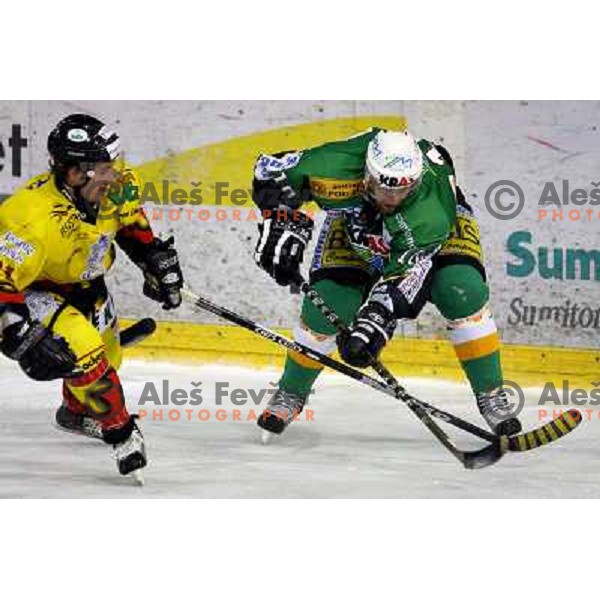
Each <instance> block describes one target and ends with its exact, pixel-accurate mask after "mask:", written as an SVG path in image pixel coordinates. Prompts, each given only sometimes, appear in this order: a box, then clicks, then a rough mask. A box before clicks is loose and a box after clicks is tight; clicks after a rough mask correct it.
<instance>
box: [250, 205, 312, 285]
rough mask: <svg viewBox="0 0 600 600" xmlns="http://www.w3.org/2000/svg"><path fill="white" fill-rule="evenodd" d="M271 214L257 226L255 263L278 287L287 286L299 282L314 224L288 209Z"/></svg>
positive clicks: (299, 213)
mask: <svg viewBox="0 0 600 600" xmlns="http://www.w3.org/2000/svg"><path fill="white" fill-rule="evenodd" d="M270 212H271V215H270V216H269V217H268V218H265V219H264V220H263V222H262V223H259V225H258V230H259V236H258V242H257V243H256V249H255V251H254V260H255V261H256V264H257V265H258V266H259V267H260V268H261V269H263V270H264V271H266V272H267V273H268V274H269V275H270V276H271V277H273V279H275V281H276V282H277V283H278V284H279V285H282V286H287V285H290V284H291V283H295V282H296V281H297V280H298V278H299V275H300V265H301V264H302V260H303V259H304V250H305V248H306V246H307V244H308V242H310V239H311V237H312V231H313V227H314V223H313V221H312V219H310V218H309V217H307V216H306V215H305V214H304V213H303V212H300V211H298V210H293V209H291V208H289V207H286V206H280V207H279V208H278V209H275V210H272V211H270Z"/></svg>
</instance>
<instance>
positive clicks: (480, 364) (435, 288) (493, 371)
mask: <svg viewBox="0 0 600 600" xmlns="http://www.w3.org/2000/svg"><path fill="white" fill-rule="evenodd" d="M431 300H432V302H433V303H434V304H435V305H436V307H437V308H438V310H439V311H440V313H441V314H442V316H443V317H444V318H445V319H446V323H447V329H448V337H449V339H450V341H451V342H452V344H453V346H454V350H455V352H456V355H457V357H458V360H459V361H460V364H461V366H462V368H463V371H464V372H465V375H466V376H467V379H468V381H469V383H470V385H471V389H472V390H473V393H474V394H475V397H476V398H477V406H478V408H479V410H480V412H481V414H482V416H483V418H484V419H485V421H486V422H487V423H488V425H489V426H490V428H491V429H492V430H493V431H494V432H495V433H497V434H498V435H513V434H515V433H518V432H519V431H520V430H521V423H520V422H519V420H518V419H517V418H516V416H515V415H513V414H512V412H511V410H512V408H511V405H510V403H509V402H508V399H507V397H506V393H505V391H504V390H503V389H502V383H503V378H502V365H501V360H500V336H499V334H498V329H497V327H496V323H495V321H494V318H493V316H492V314H491V312H490V309H489V306H488V300H489V289H488V286H487V284H486V282H485V280H484V278H483V276H482V274H481V273H480V272H479V271H478V270H477V269H476V268H475V267H473V266H471V265H467V264H455V265H449V266H446V267H443V268H441V269H439V270H438V271H437V272H436V273H435V276H434V279H433V284H432V290H431Z"/></svg>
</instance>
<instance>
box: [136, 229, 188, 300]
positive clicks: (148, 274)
mask: <svg viewBox="0 0 600 600" xmlns="http://www.w3.org/2000/svg"><path fill="white" fill-rule="evenodd" d="M174 241H175V240H174V238H173V236H171V237H170V238H169V239H168V240H161V239H159V238H156V239H154V240H153V241H152V244H150V246H149V248H148V250H146V252H145V256H144V258H143V260H142V261H140V262H139V263H138V264H139V266H140V268H141V269H142V271H143V273H144V289H143V292H144V295H145V296H147V297H148V298H150V299H151V300H155V301H156V302H160V303H161V304H162V307H163V308H164V309H165V310H170V309H172V308H177V307H178V306H179V305H180V304H181V288H182V287H183V274H182V272H181V266H180V265H179V256H178V255H177V250H175V248H174V247H173V244H174Z"/></svg>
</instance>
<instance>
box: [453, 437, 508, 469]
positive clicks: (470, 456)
mask: <svg viewBox="0 0 600 600" xmlns="http://www.w3.org/2000/svg"><path fill="white" fill-rule="evenodd" d="M507 450H508V438H507V437H506V436H503V437H501V438H498V439H497V440H495V441H494V442H492V443H491V444H489V445H488V446H484V447H483V448H481V449H480V450H473V451H472V452H464V453H463V461H462V462H463V465H464V466H465V468H466V469H483V468H485V467H489V466H491V465H493V464H495V463H497V462H498V461H499V460H500V459H501V458H502V457H503V456H504V454H505V453H506V451H507Z"/></svg>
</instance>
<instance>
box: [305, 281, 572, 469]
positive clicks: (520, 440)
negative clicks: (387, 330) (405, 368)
mask: <svg viewBox="0 0 600 600" xmlns="http://www.w3.org/2000/svg"><path fill="white" fill-rule="evenodd" d="M296 286H297V288H298V290H299V291H301V292H302V293H304V294H305V296H306V297H307V298H308V299H309V300H310V301H311V302H312V303H313V305H314V306H315V307H316V308H317V309H318V310H319V311H320V312H321V314H322V315H323V316H324V317H325V318H326V319H327V320H328V321H329V322H330V323H331V324H332V325H333V326H334V327H335V328H336V329H338V331H347V330H348V328H347V327H346V325H345V323H343V322H342V321H341V319H340V318H339V317H338V316H337V314H336V313H335V312H334V311H333V310H332V309H331V307H329V306H328V305H327V303H326V302H325V300H324V299H323V298H322V297H321V295H320V294H319V293H318V292H317V291H316V290H314V289H313V288H312V287H311V286H310V285H309V284H308V283H307V282H306V281H305V280H304V279H303V278H302V277H301V276H300V278H299V279H298V281H297V282H296ZM372 367H373V369H374V370H375V371H377V373H378V374H379V375H380V376H381V378H382V379H383V380H384V381H385V383H386V384H387V385H388V386H389V387H390V388H391V390H392V391H393V393H394V394H395V396H396V397H397V398H398V399H400V400H403V397H407V398H409V399H410V398H412V396H410V394H409V393H408V392H407V391H406V390H405V389H404V388H403V387H402V386H401V385H400V383H399V382H398V380H397V379H396V378H395V377H394V375H393V374H392V373H391V372H390V371H389V370H388V369H387V368H386V367H385V366H384V365H383V364H381V362H380V361H375V362H374V363H373V365H372ZM404 401H405V402H406V403H407V404H408V405H409V407H411V404H410V400H408V401H407V400H404ZM420 404H422V405H424V406H428V405H426V403H424V402H420ZM429 408H433V407H429ZM413 412H414V411H413ZM429 414H431V415H432V416H434V417H437V418H439V419H442V420H444V421H446V422H447V423H449V424H450V425H454V427H456V428H458V429H462V430H464V431H467V432H469V433H472V434H473V435H476V436H478V437H480V438H482V439H484V440H487V441H492V439H494V438H495V436H494V435H493V434H491V433H490V432H489V431H486V430H485V429H481V428H480V427H478V426H477V425H474V424H472V423H469V422H468V421H464V420H463V419H460V418H459V417H455V416H454V415H452V414H451V413H444V411H440V410H438V409H434V410H430V411H429ZM448 417H450V418H448ZM581 421H582V416H581V413H580V412H579V411H578V410H577V409H575V408H573V409H570V410H568V411H566V412H564V413H562V414H560V415H559V416H558V417H556V418H555V419H553V420H552V421H549V422H548V423H546V424H545V425H542V426H540V427H537V428H536V429H532V430H530V431H527V432H524V433H520V434H518V435H514V436H511V437H509V438H508V441H507V449H508V450H510V451H512V452H523V451H526V450H533V449H534V448H539V447H540V446H545V445H546V444H549V443H551V442H553V441H555V440H557V439H559V438H561V437H564V436H565V435H567V434H568V433H570V432H571V431H573V429H575V428H576V427H577V426H578V425H579V424H580V423H581ZM496 439H498V438H496ZM488 448H490V446H488V447H484V448H482V449H481V451H480V452H482V454H483V456H482V457H480V460H485V457H486V456H487V458H488V459H489V460H492V459H493V458H494V456H495V455H497V453H496V454H495V452H496V451H495V450H494V451H492V450H489V451H488ZM488 455H489V456H488ZM500 457H501V455H500V456H497V458H495V460H492V462H496V461H497V460H499V459H500ZM488 464H492V463H488ZM481 466H485V465H481Z"/></svg>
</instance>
